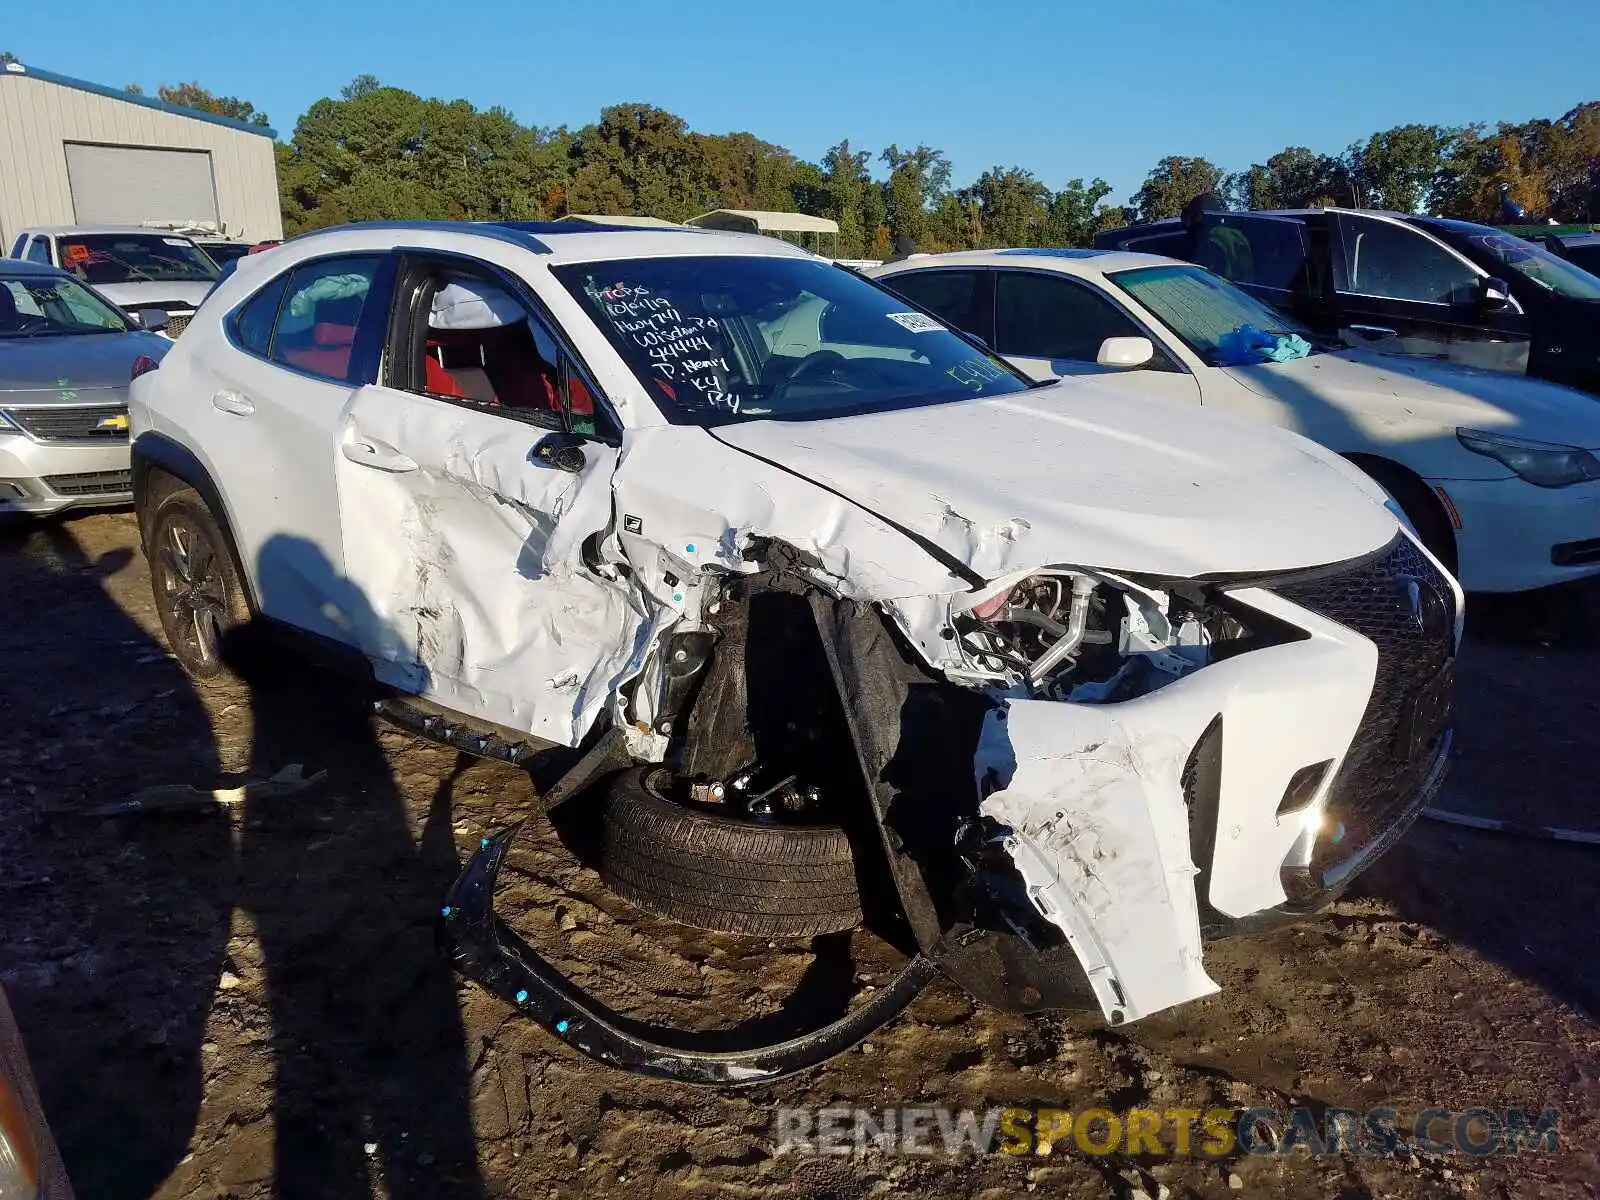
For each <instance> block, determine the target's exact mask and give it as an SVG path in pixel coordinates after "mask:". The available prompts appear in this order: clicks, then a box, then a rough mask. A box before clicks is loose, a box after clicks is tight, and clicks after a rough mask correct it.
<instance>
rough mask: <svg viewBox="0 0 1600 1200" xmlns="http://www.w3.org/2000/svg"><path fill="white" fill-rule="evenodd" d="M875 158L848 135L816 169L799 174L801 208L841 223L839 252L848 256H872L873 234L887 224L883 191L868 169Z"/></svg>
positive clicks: (829, 152)
mask: <svg viewBox="0 0 1600 1200" xmlns="http://www.w3.org/2000/svg"><path fill="white" fill-rule="evenodd" d="M871 161H872V152H871V151H869V150H853V149H851V147H850V142H849V140H848V139H847V140H845V141H842V142H839V143H838V144H837V145H834V146H831V147H829V149H828V152H827V153H826V154H824V155H823V156H822V161H821V162H820V163H817V164H816V165H815V168H814V170H813V171H811V172H804V171H798V172H797V173H796V176H795V179H796V183H797V186H798V188H799V189H800V190H799V194H798V195H797V197H796V199H797V201H798V203H799V208H800V211H801V212H808V213H812V214H814V215H816V216H819V217H831V218H833V220H835V221H837V222H838V223H839V253H840V254H841V255H842V256H844V257H845V258H864V257H869V256H871V249H872V241H873V237H874V236H875V234H876V231H877V228H878V226H879V225H881V224H883V193H882V190H881V189H880V188H879V187H878V186H877V185H875V184H874V183H873V181H872V175H871V173H870V172H869V170H868V169H867V168H868V164H869V163H870V162H871Z"/></svg>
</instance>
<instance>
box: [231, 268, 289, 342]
mask: <svg viewBox="0 0 1600 1200" xmlns="http://www.w3.org/2000/svg"><path fill="white" fill-rule="evenodd" d="M288 287H289V276H288V275H279V276H278V277H277V278H276V279H274V280H273V281H272V282H271V283H269V284H267V286H266V287H264V288H262V289H261V290H260V291H259V292H257V293H256V294H255V295H254V296H251V297H250V299H248V300H246V301H245V302H244V304H243V306H241V307H240V308H239V310H238V311H237V312H235V313H234V314H233V336H234V339H235V340H236V341H237V342H238V343H239V345H240V346H242V347H243V348H244V349H246V350H248V351H250V353H251V354H259V355H260V356H261V357H262V358H265V357H266V356H267V350H268V349H269V348H270V347H271V345H272V327H273V326H274V325H276V324H277V323H278V308H279V306H280V305H282V303H283V293H284V292H285V291H286V290H287V289H288Z"/></svg>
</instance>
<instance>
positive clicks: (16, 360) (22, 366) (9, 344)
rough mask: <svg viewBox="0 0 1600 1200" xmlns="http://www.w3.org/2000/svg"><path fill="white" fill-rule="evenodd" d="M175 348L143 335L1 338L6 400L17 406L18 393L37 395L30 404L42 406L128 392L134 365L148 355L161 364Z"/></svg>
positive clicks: (0, 379) (0, 373)
mask: <svg viewBox="0 0 1600 1200" xmlns="http://www.w3.org/2000/svg"><path fill="white" fill-rule="evenodd" d="M171 348H172V343H171V342H169V341H167V339H166V338H163V337H157V336H156V335H155V334H153V333H142V332H139V331H133V332H129V333H86V334H81V335H77V336H73V335H67V334H64V335H60V336H49V337H31V338H18V337H0V396H4V397H5V398H6V399H7V400H9V401H11V402H13V403H16V402H18V399H19V398H18V396H17V395H16V393H37V394H34V395H29V396H28V397H27V399H28V403H30V404H40V403H50V402H54V401H57V400H60V399H61V397H62V394H63V393H64V392H65V393H71V392H84V391H93V390H96V389H100V388H125V387H127V386H128V378H129V375H130V374H131V372H132V368H133V360H134V359H136V358H138V357H139V355H141V354H146V355H149V356H150V357H151V358H154V359H156V360H158V361H159V360H160V359H161V357H162V356H163V355H164V354H166V352H167V351H168V350H170V349H171ZM74 398H75V397H74ZM63 403H68V404H70V403H72V399H67V400H64V401H63Z"/></svg>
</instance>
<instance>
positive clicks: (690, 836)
mask: <svg viewBox="0 0 1600 1200" xmlns="http://www.w3.org/2000/svg"><path fill="white" fill-rule="evenodd" d="M663 778H670V777H669V776H666V773H665V772H664V771H662V770H661V769H660V768H647V769H646V770H643V771H626V772H624V773H622V774H621V775H618V776H617V777H616V778H615V779H613V780H612V781H611V783H610V785H609V788H608V790H607V794H606V798H605V845H604V850H603V852H602V855H601V860H600V877H601V878H602V879H603V880H605V883H606V886H607V887H609V888H610V889H611V890H612V891H614V892H616V893H617V895H619V896H621V897H622V898H623V899H624V900H627V901H629V902H631V903H632V904H635V905H637V906H638V907H639V908H642V909H644V910H645V911H646V912H652V913H655V914H657V915H658V916H663V917H670V918H671V919H672V920H675V921H681V922H682V923H684V924H685V925H693V926H695V927H696V928H698V929H710V930H716V931H719V932H722V933H744V934H753V935H755V936H758V937H814V936H816V935H818V934H824V933H838V932H840V931H842V930H845V929H850V928H853V927H854V926H855V925H857V924H859V923H860V921H861V895H860V892H859V891H858V889H857V887H856V871H855V859H854V857H853V855H852V854H851V850H850V841H849V839H848V838H847V837H846V836H845V832H844V830H842V829H840V828H839V827H838V826H836V825H812V826H792V825H791V826H785V825H760V824H756V823H754V822H751V821H741V820H733V819H731V818H729V817H723V816H718V815H716V814H713V813H710V812H706V811H704V810H700V809H693V808H688V807H686V806H684V805H681V804H676V803H674V802H673V801H671V800H669V799H667V798H666V797H665V796H663V795H661V794H660V793H659V791H658V790H657V788H656V786H654V785H655V784H656V783H659V782H660V781H661V780H662V779H663Z"/></svg>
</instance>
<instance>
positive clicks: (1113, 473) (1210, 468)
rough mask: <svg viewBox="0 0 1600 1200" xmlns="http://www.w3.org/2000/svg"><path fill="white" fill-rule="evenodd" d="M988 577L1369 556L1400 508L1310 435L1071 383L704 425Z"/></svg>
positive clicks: (1237, 568) (1184, 570) (1173, 570)
mask: <svg viewBox="0 0 1600 1200" xmlns="http://www.w3.org/2000/svg"><path fill="white" fill-rule="evenodd" d="M711 432H712V433H713V435H714V436H715V437H717V438H718V439H720V440H721V441H723V442H726V443H727V444H729V445H732V446H735V447H738V448H740V449H743V450H747V451H749V452H750V453H752V454H756V455H759V456H760V457H762V458H764V459H767V460H769V461H771V462H774V463H777V464H780V465H782V466H783V467H786V468H787V469H789V470H790V471H793V472H795V473H796V474H799V475H801V476H803V477H805V478H808V479H812V480H815V481H816V482H817V483H819V484H821V485H823V486H824V487H826V488H829V489H831V490H833V491H835V492H838V493H840V494H842V495H844V496H846V497H848V498H849V499H851V500H853V501H854V502H855V503H857V504H859V505H861V506H862V507H864V508H867V509H869V510H871V511H872V512H874V513H876V514H878V515H879V516H881V517H883V518H885V519H886V520H889V521H892V522H894V523H895V524H896V525H899V526H900V527H902V528H903V529H906V530H908V531H910V532H911V533H913V534H915V535H917V536H918V537H921V538H923V539H925V540H926V541H929V542H932V543H933V544H935V545H937V546H938V547H939V548H940V549H942V550H944V551H945V552H946V553H947V554H949V555H951V556H953V557H955V558H957V559H959V560H960V561H962V562H963V563H965V564H966V565H967V566H968V567H969V568H971V570H972V571H974V572H975V573H976V574H978V575H980V576H982V577H984V578H985V579H993V578H996V577H998V576H1000V575H1002V574H1004V573H1006V572H1008V571H1013V570H1026V569H1030V568H1033V567H1040V566H1051V565H1063V566H1070V565H1076V566H1083V567H1099V568H1101V569H1103V570H1109V571H1120V572H1134V573H1146V574H1155V575H1167V576H1175V577H1193V576H1201V575H1213V574H1222V573H1235V572H1249V573H1253V572H1263V573H1264V572H1272V571H1282V570H1293V569H1297V568H1303V567H1309V566H1319V565H1321V564H1324V563H1331V562H1339V561H1342V560H1344V559H1348V558H1354V557H1356V556H1358V555H1361V554H1366V553H1368V552H1369V551H1371V550H1375V549H1377V548H1378V547H1381V546H1383V545H1384V544H1386V543H1387V542H1388V541H1389V540H1390V539H1391V538H1392V537H1394V534H1395V529H1396V522H1395V519H1394V517H1393V516H1392V515H1391V514H1390V513H1389V512H1388V511H1387V510H1386V509H1385V508H1384V507H1383V504H1382V501H1381V500H1379V499H1376V498H1375V497H1374V494H1373V493H1370V492H1368V491H1366V490H1364V489H1363V488H1362V487H1360V486H1357V485H1356V484H1354V483H1352V482H1351V481H1350V480H1349V479H1348V478H1347V475H1346V472H1345V469H1344V468H1343V467H1342V466H1341V465H1339V464H1338V463H1337V462H1336V461H1333V460H1332V458H1331V456H1330V455H1329V454H1328V453H1327V452H1326V451H1324V450H1322V449H1321V448H1320V447H1318V446H1316V445H1313V444H1312V443H1311V442H1308V441H1306V440H1305V439H1303V438H1301V437H1299V436H1297V435H1295V434H1291V433H1286V432H1284V431H1282V430H1279V429H1275V428H1272V427H1270V426H1265V425H1249V424H1245V423H1244V422H1242V421H1238V420H1235V419H1234V418H1231V417H1227V416H1223V415H1220V414H1216V413H1211V412H1206V411H1203V410H1201V409H1189V408H1183V407H1178V406H1175V405H1172V404H1168V403H1162V402H1158V401H1141V400H1136V399H1131V398H1129V397H1128V396H1126V395H1122V394H1119V393H1113V392H1107V391H1102V390H1101V389H1099V388H1096V387H1094V386H1093V385H1091V384H1086V383H1082V382H1080V381H1077V380H1068V381H1063V382H1062V383H1060V384H1057V385H1056V386H1054V387H1050V388H1043V389H1034V390H1030V391H1027V392H1020V393H1017V394H1015V395H1011V396H1004V397H996V398H994V399H989V400H969V401H962V402H959V403H955V404H937V405H931V406H929V407H926V408H916V409H905V410H901V411H897V412H887V413H875V414H871V415H867V416H857V417H840V418H835V419H832V420H820V421H804V422H784V421H754V422H750V423H748V424H739V425H729V426H722V427H719V428H716V429H714V430H712V431H711Z"/></svg>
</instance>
